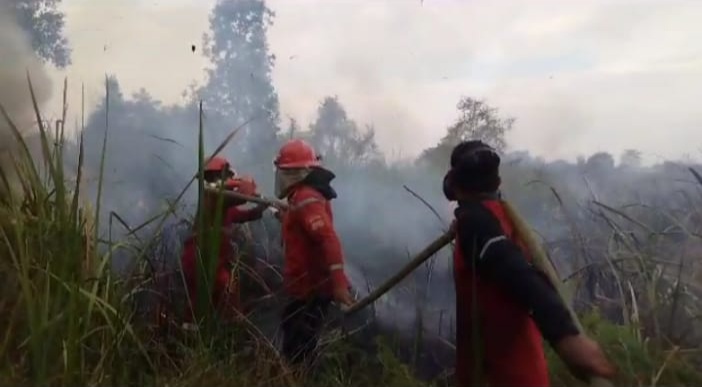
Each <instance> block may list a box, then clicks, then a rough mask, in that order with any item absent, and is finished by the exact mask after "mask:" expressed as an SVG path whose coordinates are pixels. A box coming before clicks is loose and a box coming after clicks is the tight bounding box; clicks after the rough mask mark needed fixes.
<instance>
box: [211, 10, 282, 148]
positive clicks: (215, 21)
mask: <svg viewBox="0 0 702 387" xmlns="http://www.w3.org/2000/svg"><path fill="white" fill-rule="evenodd" d="M273 17H274V14H273V12H272V11H271V10H270V9H269V8H268V7H267V6H266V4H265V2H264V1H262V0H218V1H217V4H216V5H215V7H214V9H213V10H212V13H211V14H210V31H211V33H210V34H208V35H206V38H205V52H206V54H207V57H208V59H209V60H210V61H211V62H212V65H213V68H211V69H209V70H208V72H207V76H208V77H207V83H206V84H205V85H204V86H203V87H202V88H201V89H200V90H199V93H198V95H199V97H200V98H202V99H203V100H204V102H205V107H206V108H207V109H208V110H211V111H213V112H216V114H218V115H220V116H221V120H222V123H223V124H224V125H226V127H220V128H216V129H217V130H219V131H227V130H229V129H231V128H232V127H236V126H239V125H241V124H242V123H244V122H246V121H247V120H250V119H253V121H252V122H251V123H250V124H249V125H247V127H246V128H245V129H244V132H243V133H242V135H243V137H244V145H245V146H243V147H242V148H243V149H242V150H241V151H242V152H243V151H245V150H246V149H262V148H266V149H268V148H273V147H275V144H276V143H277V137H276V136H277V134H278V131H279V127H278V123H279V111H278V95H277V93H276V91H275V88H274V87H273V84H272V81H271V71H272V68H273V63H274V60H275V56H274V55H272V54H270V53H269V46H268V40H267V36H266V31H267V30H268V27H270V25H271V24H272V20H273ZM244 156H245V157H242V159H247V158H248V159H256V156H258V154H256V153H252V154H248V155H244ZM268 161H270V160H268Z"/></svg>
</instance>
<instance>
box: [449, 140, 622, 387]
mask: <svg viewBox="0 0 702 387" xmlns="http://www.w3.org/2000/svg"><path fill="white" fill-rule="evenodd" d="M499 164H500V158H499V156H498V155H497V153H496V152H495V151H494V150H493V149H492V148H490V147H489V146H488V145H486V144H484V143H482V142H480V141H467V142H463V143H461V144H459V145H458V146H456V148H455V149H454V150H453V152H452V154H451V169H450V171H449V172H448V173H447V175H446V177H445V178H444V193H445V195H446V197H447V198H448V199H449V200H451V201H454V200H455V201H457V202H458V207H457V208H456V210H455V217H456V220H455V222H456V227H457V238H456V241H457V243H456V249H455V252H454V265H455V281H456V293H457V294H456V325H457V337H456V344H457V347H456V370H457V379H458V382H459V385H460V386H461V387H466V386H472V385H477V384H479V383H481V382H484V381H487V382H488V384H489V385H490V386H493V387H494V386H511V387H517V386H529V387H535V386H548V385H549V379H548V372H547V366H546V360H545V357H544V350H543V346H542V340H543V338H545V339H546V341H547V342H548V343H549V344H550V345H552V346H553V348H554V349H555V350H556V352H557V353H558V355H559V356H560V357H561V358H562V359H563V360H564V362H565V363H566V364H567V365H568V366H569V367H570V369H571V370H572V371H573V372H574V374H575V375H577V376H579V377H580V378H583V379H584V380H587V378H588V377H592V376H599V377H604V378H610V377H612V376H613V375H614V373H615V369H614V367H613V366H612V365H611V364H610V363H609V361H608V360H607V358H606V357H605V355H604V354H603V352H602V350H601V349H600V347H599V346H598V345H597V343H595V342H594V341H592V340H590V339H589V338H587V337H585V336H584V335H582V334H580V333H579V331H578V329H577V328H576V325H575V323H574V321H573V320H572V316H571V315H570V313H569V310H568V309H567V307H566V306H565V305H564V304H563V303H562V301H561V299H560V298H559V297H558V294H557V291H556V289H555V288H554V287H553V286H552V285H551V283H550V282H549V281H548V278H547V277H546V276H545V274H543V273H542V272H541V271H539V270H537V269H536V268H535V267H534V266H532V265H531V257H530V256H529V252H528V251H527V249H526V247H525V245H524V243H523V241H521V240H520V239H519V238H518V237H516V236H515V227H514V224H513V223H512V222H511V221H510V219H509V217H508V216H507V215H506V213H505V209H504V207H503V206H502V204H501V200H500V198H499V191H498V189H499V186H500V177H499V171H498V170H499Z"/></svg>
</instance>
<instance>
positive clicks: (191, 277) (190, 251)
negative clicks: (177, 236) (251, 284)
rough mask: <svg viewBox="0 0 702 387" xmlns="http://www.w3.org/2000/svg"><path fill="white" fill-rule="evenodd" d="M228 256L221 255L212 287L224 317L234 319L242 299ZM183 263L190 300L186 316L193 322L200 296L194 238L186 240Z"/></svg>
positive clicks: (215, 301)
mask: <svg viewBox="0 0 702 387" xmlns="http://www.w3.org/2000/svg"><path fill="white" fill-rule="evenodd" d="M226 258H227V257H226V256H225V257H222V256H220V261H219V262H218V265H217V271H216V274H215V278H214V286H213V289H212V304H213V305H215V307H216V308H217V310H218V311H219V313H220V315H221V316H222V317H223V318H225V319H227V320H232V319H236V317H237V316H238V313H237V311H239V310H240V309H241V300H240V299H239V289H238V281H237V279H236V278H234V279H232V273H231V270H230V268H229V265H228V264H227V260H226ZM181 263H182V265H183V275H184V277H185V284H186V288H187V290H188V300H189V302H188V304H187V308H186V313H185V316H184V318H185V321H186V322H192V320H193V314H194V310H195V307H196V302H197V297H198V296H197V285H198V284H197V266H198V262H197V243H195V242H194V240H192V239H191V240H189V241H188V242H186V244H185V246H184V248H183V256H182V258H181Z"/></svg>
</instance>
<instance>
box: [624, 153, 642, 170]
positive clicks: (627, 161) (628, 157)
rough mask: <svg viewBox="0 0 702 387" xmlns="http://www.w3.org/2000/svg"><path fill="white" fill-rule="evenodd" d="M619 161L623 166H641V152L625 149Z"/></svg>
mask: <svg viewBox="0 0 702 387" xmlns="http://www.w3.org/2000/svg"><path fill="white" fill-rule="evenodd" d="M620 163H621V164H622V165H623V166H625V167H634V168H638V167H640V166H641V152H640V151H638V150H636V149H627V150H625V151H624V153H623V154H622V156H621V158H620Z"/></svg>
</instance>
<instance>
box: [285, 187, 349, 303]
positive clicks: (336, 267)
mask: <svg viewBox="0 0 702 387" xmlns="http://www.w3.org/2000/svg"><path fill="white" fill-rule="evenodd" d="M296 212H297V214H296V216H299V217H300V220H301V224H302V227H303V229H304V230H305V233H306V234H307V235H308V236H309V237H310V239H312V240H313V241H314V242H315V243H316V244H317V245H318V246H320V249H321V252H322V257H321V258H322V259H323V260H324V263H325V264H326V265H327V267H328V268H329V274H330V276H331V281H332V283H333V284H334V288H335V289H348V287H349V281H348V279H347V278H346V274H345V273H344V257H343V253H342V249H341V242H340V241H339V237H338V235H337V234H336V230H335V229H334V224H333V222H332V220H331V219H330V217H329V216H328V215H327V212H326V209H325V206H324V202H322V201H320V202H314V203H310V204H307V205H305V206H304V207H302V208H300V209H298V210H297V211H296Z"/></svg>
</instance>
